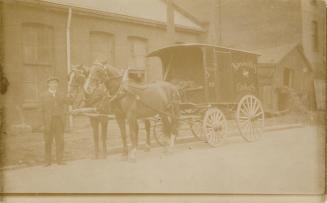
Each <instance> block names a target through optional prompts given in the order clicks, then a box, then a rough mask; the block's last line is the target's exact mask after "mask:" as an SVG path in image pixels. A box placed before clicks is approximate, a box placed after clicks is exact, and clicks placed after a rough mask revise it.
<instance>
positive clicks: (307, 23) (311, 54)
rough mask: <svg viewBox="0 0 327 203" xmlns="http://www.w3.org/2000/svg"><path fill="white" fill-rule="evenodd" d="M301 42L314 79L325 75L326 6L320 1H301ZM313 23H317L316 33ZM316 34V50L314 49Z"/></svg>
mask: <svg viewBox="0 0 327 203" xmlns="http://www.w3.org/2000/svg"><path fill="white" fill-rule="evenodd" d="M301 2H302V8H301V9H302V22H303V23H302V42H303V48H304V53H305V55H306V56H307V57H308V60H309V61H310V63H311V64H312V65H313V68H314V70H315V72H316V74H315V76H316V77H322V78H321V79H325V78H324V77H325V75H326V6H325V2H324V1H321V0H302V1H301ZM313 22H316V23H317V31H315V29H314V25H313ZM315 32H317V42H316V43H317V46H318V47H317V49H315V48H314V43H315V39H314V38H315V37H314V35H315Z"/></svg>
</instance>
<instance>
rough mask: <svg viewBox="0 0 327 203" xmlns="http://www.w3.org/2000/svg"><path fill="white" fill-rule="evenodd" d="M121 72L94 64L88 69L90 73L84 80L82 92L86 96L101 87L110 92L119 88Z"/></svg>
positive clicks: (114, 68)
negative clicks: (85, 93)
mask: <svg viewBox="0 0 327 203" xmlns="http://www.w3.org/2000/svg"><path fill="white" fill-rule="evenodd" d="M121 78H122V74H121V71H120V70H119V69H118V68H116V67H113V66H110V65H103V64H101V63H95V64H93V65H92V67H91V68H90V73H89V75H88V77H87V79H86V82H85V85H84V90H85V92H87V93H88V94H93V93H94V91H95V90H96V89H97V88H98V87H99V86H101V85H105V86H106V88H107V89H108V90H109V91H110V92H112V91H111V90H112V89H113V88H114V89H116V88H117V87H119V86H120V81H117V79H121Z"/></svg>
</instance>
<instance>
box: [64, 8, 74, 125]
mask: <svg viewBox="0 0 327 203" xmlns="http://www.w3.org/2000/svg"><path fill="white" fill-rule="evenodd" d="M71 19H72V9H71V8H68V17H67V25H66V52H67V75H68V74H69V73H70V71H71V61H70V51H71V50H70V25H71ZM69 91H70V90H69V86H68V92H69ZM68 110H69V111H71V110H72V106H69V107H68ZM68 122H69V123H68V127H69V128H72V127H73V116H72V115H69V117H68Z"/></svg>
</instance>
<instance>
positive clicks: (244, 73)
mask: <svg viewBox="0 0 327 203" xmlns="http://www.w3.org/2000/svg"><path fill="white" fill-rule="evenodd" d="M232 67H233V68H234V70H235V73H236V91H237V92H255V81H256V66H255V65H254V64H253V63H252V62H238V63H232Z"/></svg>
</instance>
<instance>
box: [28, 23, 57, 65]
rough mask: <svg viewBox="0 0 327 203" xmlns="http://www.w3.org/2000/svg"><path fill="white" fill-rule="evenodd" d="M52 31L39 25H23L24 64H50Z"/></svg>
mask: <svg viewBox="0 0 327 203" xmlns="http://www.w3.org/2000/svg"><path fill="white" fill-rule="evenodd" d="M52 35H53V30H52V28H51V27H49V26H46V25H41V24H33V23H27V24H23V55H24V63H25V64H45V65H47V64H50V63H51V62H52V55H53V54H52V49H53V41H52V39H53V36H52Z"/></svg>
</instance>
